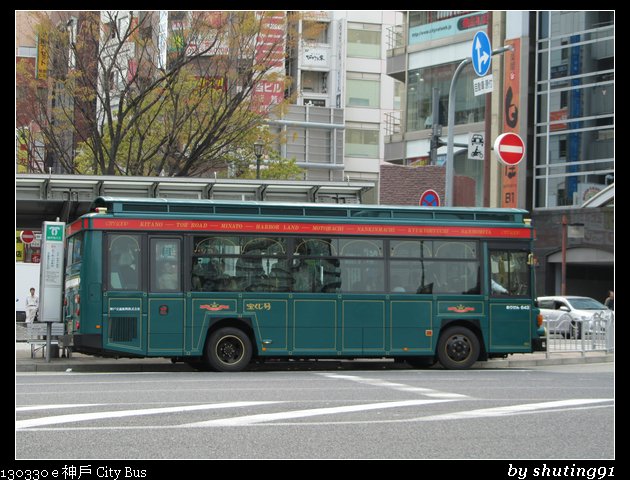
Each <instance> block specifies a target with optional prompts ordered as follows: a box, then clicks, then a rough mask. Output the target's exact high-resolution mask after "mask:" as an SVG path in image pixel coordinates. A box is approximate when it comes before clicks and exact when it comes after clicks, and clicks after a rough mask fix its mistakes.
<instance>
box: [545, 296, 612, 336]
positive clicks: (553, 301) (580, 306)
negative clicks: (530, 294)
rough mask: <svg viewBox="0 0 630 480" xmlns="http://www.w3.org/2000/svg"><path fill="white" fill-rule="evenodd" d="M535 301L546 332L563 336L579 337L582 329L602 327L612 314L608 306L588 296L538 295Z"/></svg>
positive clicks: (590, 330) (590, 329)
mask: <svg viewBox="0 0 630 480" xmlns="http://www.w3.org/2000/svg"><path fill="white" fill-rule="evenodd" d="M537 301H538V308H540V313H541V315H542V316H543V323H544V324H545V326H546V328H547V332H548V333H549V334H560V335H562V336H563V337H565V338H581V337H582V332H583V331H585V332H593V331H594V330H597V329H601V328H603V326H605V323H606V322H605V321H606V320H608V319H609V318H610V317H611V314H612V311H611V310H609V309H608V307H606V306H605V305H604V304H602V303H600V302H598V301H597V300H595V299H594V298H590V297H576V296H570V297H557V296H553V297H538V299H537ZM596 320H601V321H596Z"/></svg>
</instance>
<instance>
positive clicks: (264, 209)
mask: <svg viewBox="0 0 630 480" xmlns="http://www.w3.org/2000/svg"><path fill="white" fill-rule="evenodd" d="M526 215H527V212H526V211H524V210H516V209H488V208H485V209H474V208H446V207H439V208H429V207H405V206H381V205H347V204H345V205H337V204H289V203H286V204H285V203H268V202H228V201H212V200H169V199H139V198H136V199H123V198H105V197H100V198H97V199H96V200H95V201H94V202H93V204H92V208H91V213H88V214H86V215H84V216H82V217H81V218H79V219H78V220H77V221H75V222H74V223H72V224H70V225H68V226H67V252H66V276H65V299H64V317H65V322H66V325H65V326H66V334H65V335H64V336H63V337H62V339H61V341H62V344H64V345H66V346H70V347H71V348H72V350H73V351H76V352H81V353H88V354H96V355H103V356H118V357H169V358H171V359H173V361H184V362H188V363H189V364H191V365H193V366H195V367H198V368H200V369H210V370H217V371H240V370H243V369H244V368H246V367H247V365H248V364H249V363H250V362H251V361H252V360H254V359H255V360H257V361H264V360H266V359H271V358H274V359H278V358H283V359H318V358H335V359H355V358H366V357H373V358H394V359H396V360H399V361H406V362H408V363H409V364H411V365H413V366H417V367H422V366H431V365H433V364H435V363H436V362H438V361H439V362H440V363H441V364H442V366H443V367H445V368H448V369H465V368H469V367H470V366H472V365H473V364H474V363H475V362H476V361H478V360H487V359H488V358H492V357H500V356H501V357H502V356H506V355H508V354H511V353H526V352H532V351H536V350H544V349H545V338H544V330H543V329H542V328H541V318H540V316H539V315H538V313H539V312H538V310H537V308H536V307H535V304H534V295H535V294H534V292H535V288H534V268H533V263H534V262H533V255H532V250H533V245H532V244H533V240H534V230H533V228H532V226H531V225H530V222H529V220H528V219H527V218H526Z"/></svg>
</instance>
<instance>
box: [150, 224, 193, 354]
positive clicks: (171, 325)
mask: <svg viewBox="0 0 630 480" xmlns="http://www.w3.org/2000/svg"><path fill="white" fill-rule="evenodd" d="M182 263H183V256H182V238H181V237H178V236H165V235H160V236H150V237H149V262H148V279H149V282H148V294H147V355H149V356H179V355H182V353H183V345H184V293H183V285H182Z"/></svg>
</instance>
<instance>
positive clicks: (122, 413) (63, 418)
mask: <svg viewBox="0 0 630 480" xmlns="http://www.w3.org/2000/svg"><path fill="white" fill-rule="evenodd" d="M272 403H282V402H271V401H260V402H226V403H211V404H205V405H183V406H179V407H162V408H145V409H137V410H116V411H108V412H92V413H77V414H68V415H55V416H52V417H42V418H31V419H28V420H19V421H17V422H15V428H16V429H17V430H21V429H24V428H30V427H41V426H42V425H53V424H58V423H72V422H85V421H90V420H102V419H106V418H122V417H135V416H141V415H159V414H164V413H181V412H194V411H197V410H218V409H225V408H235V407H250V406H254V405H268V404H272Z"/></svg>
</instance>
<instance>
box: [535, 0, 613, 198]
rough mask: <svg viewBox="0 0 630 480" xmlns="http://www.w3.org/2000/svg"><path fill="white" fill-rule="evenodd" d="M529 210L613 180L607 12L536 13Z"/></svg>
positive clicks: (610, 37) (583, 195)
mask: <svg viewBox="0 0 630 480" xmlns="http://www.w3.org/2000/svg"><path fill="white" fill-rule="evenodd" d="M536 28H537V42H536V101H535V146H534V148H535V155H534V158H535V166H534V180H535V181H534V205H533V206H534V208H535V209H547V208H549V209H551V208H573V207H579V206H580V205H582V204H583V203H584V202H585V201H586V200H588V199H589V198H590V197H592V196H593V195H595V194H597V193H598V192H599V191H601V190H602V189H603V188H605V187H606V186H607V185H608V184H610V183H612V182H613V181H614V128H615V118H614V94H615V90H614V77H615V65H614V60H615V57H614V28H615V25H614V12H612V11H599V12H597V11H591V12H584V11H573V12H564V11H553V12H538V13H537V25H536Z"/></svg>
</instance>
